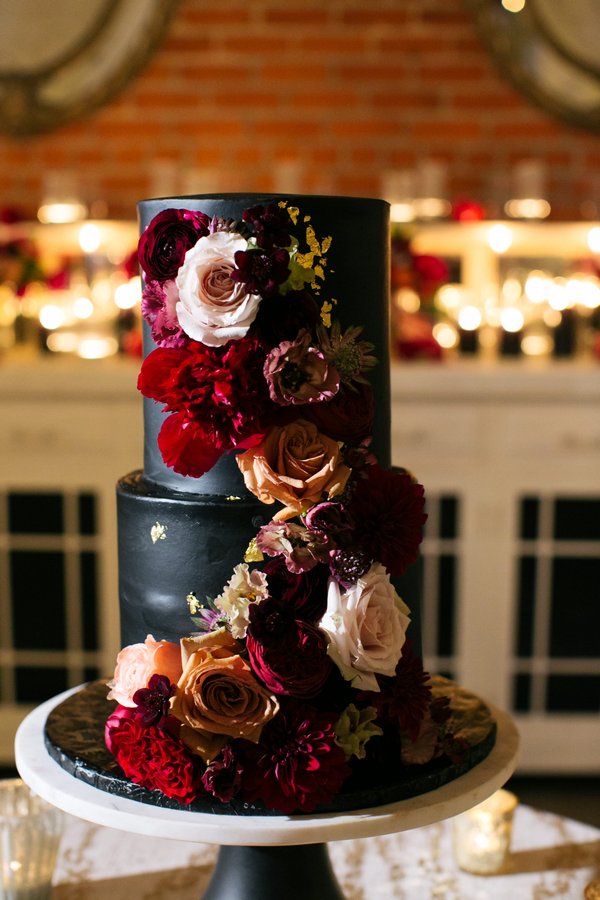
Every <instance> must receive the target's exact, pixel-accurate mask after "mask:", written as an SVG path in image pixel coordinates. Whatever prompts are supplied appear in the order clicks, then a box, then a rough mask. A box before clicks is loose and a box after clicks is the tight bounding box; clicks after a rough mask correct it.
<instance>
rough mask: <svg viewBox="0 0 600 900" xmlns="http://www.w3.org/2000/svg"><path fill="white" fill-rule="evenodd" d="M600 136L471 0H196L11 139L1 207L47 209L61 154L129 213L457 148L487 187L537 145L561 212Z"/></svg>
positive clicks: (377, 174) (571, 204)
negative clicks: (53, 121) (502, 40)
mask: <svg viewBox="0 0 600 900" xmlns="http://www.w3.org/2000/svg"><path fill="white" fill-rule="evenodd" d="M598 147H599V143H598V137H596V136H594V135H591V134H587V133H586V132H584V131H582V130H579V129H575V128H570V127H568V126H566V125H562V124H560V123H558V122H555V121H553V120H551V119H550V118H549V117H548V116H546V115H545V114H544V113H543V112H541V111H539V110H538V109H536V108H534V107H533V106H531V105H530V104H529V103H528V102H526V101H525V100H524V99H522V98H521V97H520V95H519V94H517V93H516V91H515V90H514V89H513V88H512V87H511V86H510V85H509V84H508V83H507V82H506V81H504V80H502V79H501V78H500V76H499V75H498V74H497V72H496V69H495V68H494V65H493V64H492V62H491V61H490V59H489V58H488V56H487V54H486V52H485V51H484V50H483V49H482V47H481V46H480V44H479V42H478V40H477V37H476V35H475V32H474V28H473V26H472V24H471V22H470V20H469V19H468V17H467V15H466V13H465V12H464V10H463V7H462V4H461V2H460V0H297V2H295V3H290V2H289V0H253V2H252V3H248V2H245V0H182V2H181V6H180V8H179V11H178V13H177V16H176V18H175V20H174V22H173V24H172V26H171V28H170V30H169V33H168V35H167V37H166V39H165V40H164V42H163V43H162V45H161V47H160V48H159V50H158V52H157V53H156V54H155V56H154V57H153V59H152V60H151V62H150V63H149V64H148V66H147V67H146V68H145V69H144V70H143V71H142V73H141V74H140V75H139V76H138V77H137V78H136V79H135V80H134V81H133V82H132V83H131V84H130V85H129V86H128V87H127V88H126V89H125V90H124V91H123V92H122V93H121V94H120V95H119V97H118V98H117V99H116V100H115V101H113V102H112V103H110V104H109V105H107V106H106V107H104V108H103V109H101V110H99V111H97V112H95V113H94V114H93V115H92V116H91V117H90V118H88V119H86V120H85V121H82V122H80V123H77V124H74V125H70V126H67V127H61V128H59V129H58V130H56V131H54V132H50V133H48V134H46V135H42V136H39V137H29V138H26V139H19V140H17V139H11V138H8V137H6V136H2V137H0V206H6V205H16V206H18V207H20V209H21V210H22V211H23V212H24V213H25V214H26V215H32V213H33V212H34V210H35V209H36V206H37V202H38V200H39V197H40V194H41V190H42V177H43V173H44V172H47V171H49V170H56V169H74V170H77V171H79V172H81V173H82V174H83V176H84V181H85V185H86V190H87V193H88V197H87V199H88V200H94V199H102V200H105V201H106V202H107V204H108V212H109V214H110V215H112V216H117V217H131V216H133V215H134V207H135V202H136V200H137V199H139V198H140V197H142V196H147V195H148V194H149V193H154V192H156V191H159V192H163V190H164V191H166V192H169V191H171V190H183V191H185V192H193V191H203V190H212V189H215V190H265V189H266V190H269V189H274V190H277V189H281V190H284V191H285V190H300V191H305V192H334V193H350V194H366V195H380V194H381V174H382V172H384V171H385V170H389V169H393V168H403V167H411V166H414V165H415V163H416V162H417V161H418V160H419V159H423V158H424V157H433V158H436V159H439V160H442V161H444V162H445V163H447V166H448V173H449V191H450V194H451V196H452V197H453V198H457V197H461V196H462V197H470V198H477V199H483V200H486V199H488V198H489V196H490V193H491V192H492V191H493V185H494V184H495V183H496V179H497V176H498V174H499V173H506V172H507V171H508V170H509V168H510V166H511V164H512V163H513V162H514V161H515V160H518V159H521V158H524V157H529V156H535V157H539V158H540V159H542V160H544V161H545V162H546V163H547V164H548V167H549V171H550V176H551V177H550V185H549V193H550V198H551V200H552V201H553V215H554V217H557V218H572V217H578V216H579V214H580V207H581V203H582V202H583V201H584V200H586V199H588V198H590V197H593V191H594V186H597V185H598V183H599V182H600V159H599V154H598ZM593 199H595V198H593Z"/></svg>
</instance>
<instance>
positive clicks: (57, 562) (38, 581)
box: [10, 550, 66, 650]
mask: <svg viewBox="0 0 600 900" xmlns="http://www.w3.org/2000/svg"><path fill="white" fill-rule="evenodd" d="M10 576H11V591H12V616H13V644H14V646H15V647H16V648H17V649H20V650H64V649H65V646H66V635H65V571H64V557H63V554H62V553H55V552H51V551H35V550H13V551H12V553H11V554H10Z"/></svg>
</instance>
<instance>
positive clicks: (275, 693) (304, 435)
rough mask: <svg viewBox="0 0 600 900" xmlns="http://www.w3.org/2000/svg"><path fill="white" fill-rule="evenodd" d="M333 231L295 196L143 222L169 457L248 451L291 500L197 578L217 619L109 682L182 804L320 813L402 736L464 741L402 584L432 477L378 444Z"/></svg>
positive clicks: (147, 311) (123, 757)
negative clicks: (211, 582) (216, 213)
mask: <svg viewBox="0 0 600 900" xmlns="http://www.w3.org/2000/svg"><path fill="white" fill-rule="evenodd" d="M299 223H301V224H299ZM299 231H300V232H304V234H303V236H302V240H303V243H302V245H301V244H300V240H299V239H298V237H297V236H295V232H299ZM330 245H331V238H329V237H325V238H322V239H319V238H318V237H317V235H316V232H315V230H314V227H313V224H312V222H311V221H310V218H309V217H304V218H302V220H301V216H300V212H299V210H298V209H297V208H295V207H292V206H290V205H289V204H288V203H286V202H281V203H279V204H272V205H267V206H256V207H253V208H250V209H247V210H245V211H244V213H243V215H242V220H241V221H240V222H234V221H230V220H223V219H218V218H213V219H209V217H208V216H206V215H205V214H204V213H202V212H198V211H192V210H187V209H167V210H164V211H163V212H160V213H159V214H158V215H157V216H156V217H155V218H154V219H153V220H152V222H151V223H150V224H149V226H148V228H147V229H146V230H145V231H144V233H143V234H142V236H141V238H140V243H139V248H138V256H139V262H140V266H141V269H142V271H143V274H144V279H145V288H144V292H143V300H142V311H143V315H144V317H145V319H146V321H147V322H148V323H149V325H150V327H151V330H152V334H153V337H154V340H155V343H156V345H157V347H156V349H154V350H153V351H152V352H151V353H150V354H149V355H148V356H147V358H146V359H145V361H144V363H143V365H142V369H141V372H140V376H139V380H138V387H139V389H140V390H141V392H142V393H143V394H144V395H145V396H146V397H149V398H153V399H154V400H156V401H158V402H160V403H162V404H163V406H164V410H165V412H167V413H169V415H168V416H167V417H166V418H165V420H164V422H163V425H162V428H161V431H160V433H159V436H158V443H159V446H160V450H161V453H162V456H163V459H164V461H165V463H166V464H167V465H168V466H170V467H172V468H173V469H174V470H175V471H176V472H178V473H180V474H183V475H191V476H195V477H200V476H202V475H203V474H204V473H205V472H207V471H208V470H209V469H210V468H211V467H212V466H213V465H214V464H215V463H216V462H217V460H218V459H219V458H220V457H221V455H222V454H223V453H229V452H233V453H235V460H236V462H237V465H238V466H239V468H240V470H241V472H242V474H243V477H244V481H245V484H246V486H247V488H248V490H249V491H251V492H252V493H253V494H255V495H256V496H257V497H258V498H259V500H261V501H262V502H263V503H265V504H269V505H274V506H275V504H277V509H276V512H275V514H274V515H273V517H272V519H271V521H270V522H269V523H268V524H267V525H264V526H263V527H261V528H260V530H259V531H258V533H257V535H256V537H255V538H254V539H253V540H252V541H251V543H250V546H249V548H248V550H247V552H246V556H245V558H244V561H243V562H242V561H241V562H240V563H239V564H238V565H236V567H235V569H234V571H233V573H232V576H231V578H230V580H229V581H228V583H227V584H226V585H225V586H224V588H223V591H222V593H221V594H220V595H219V596H217V597H214V598H212V599H210V600H207V602H206V603H204V602H203V603H200V602H199V601H198V600H197V598H196V597H195V596H194V595H193V594H190V596H188V598H187V601H188V605H189V608H190V613H191V616H192V620H193V623H194V625H195V626H196V629H197V630H196V631H195V632H194V633H192V634H190V635H189V636H188V637H185V638H183V639H182V640H181V645H180V646H178V645H176V644H173V643H170V642H167V641H164V640H161V641H156V640H155V639H154V638H153V637H152V636H151V635H149V636H148V637H147V638H146V640H145V642H144V643H140V644H134V645H130V646H128V647H125V648H124V649H123V650H122V651H121V652H120V653H119V656H118V659H117V665H116V669H115V673H114V677H113V679H112V681H111V682H110V684H109V687H110V691H109V699H113V700H116V701H117V704H118V705H117V707H116V709H115V711H114V712H113V713H112V714H111V715H110V716H109V718H108V721H107V724H106V743H107V746H108V748H109V750H110V751H111V753H112V754H113V755H114V757H115V758H116V760H117V762H118V763H119V765H120V766H121V768H122V770H123V771H124V773H125V775H126V776H127V777H128V778H130V779H131V780H133V781H134V782H136V783H137V784H139V785H141V786H143V787H146V788H150V789H155V790H159V791H161V792H162V793H163V794H165V795H166V796H167V797H170V798H174V799H176V800H178V801H179V802H180V803H182V804H189V803H191V802H192V801H195V800H197V799H202V798H208V799H209V800H211V801H214V800H216V801H218V802H220V803H229V802H231V801H232V800H234V799H236V800H237V799H239V800H240V801H242V802H246V803H254V802H256V801H259V802H261V803H263V804H264V805H265V806H266V807H267V808H269V809H272V810H276V811H278V812H281V813H288V814H289V813H293V812H311V811H313V810H315V809H316V808H318V807H321V806H323V805H327V804H330V803H331V802H332V801H333V800H334V798H335V797H336V795H337V794H338V793H339V792H340V791H341V790H342V787H343V786H344V785H345V784H346V785H348V784H352V783H353V779H355V778H356V774H357V773H360V771H361V768H362V769H364V770H367V769H368V767H369V766H370V767H371V769H373V768H377V766H378V765H379V764H380V763H381V760H382V753H383V749H382V748H385V753H389V748H390V747H391V748H393V754H394V756H393V760H394V764H395V765H397V766H398V767H400V766H402V765H406V764H411V763H423V762H425V761H427V760H429V759H431V758H432V757H434V756H436V755H441V754H442V753H450V754H452V753H457V752H458V751H459V750H460V748H459V747H458V746H457V743H456V741H453V738H452V735H451V734H450V733H449V732H448V730H447V728H446V725H445V722H446V718H447V704H445V703H444V701H443V700H442V701H439V700H436V701H432V693H431V686H430V683H429V677H428V675H427V674H426V673H425V672H424V671H423V668H422V665H421V661H420V660H419V659H418V658H417V657H416V656H415V655H413V654H412V653H411V651H410V646H409V642H408V641H407V640H406V630H407V627H408V624H409V621H410V611H409V609H408V607H407V606H406V604H405V603H404V602H403V601H402V599H401V598H400V597H399V596H398V594H397V592H396V590H395V588H394V586H393V584H392V581H391V578H393V577H395V576H399V575H402V574H403V573H404V571H405V570H406V568H407V567H408V566H409V565H410V564H411V563H412V562H414V561H415V559H416V558H417V555H418V548H419V543H420V541H421V534H422V526H423V524H424V522H425V518H426V516H425V513H424V491H423V488H422V486H421V485H420V484H418V483H417V482H416V481H415V480H414V479H413V478H412V477H411V476H410V475H409V474H408V473H407V472H405V471H402V470H391V471H390V470H386V469H383V468H382V467H380V466H379V465H378V462H377V460H376V459H375V457H374V456H373V454H372V452H371V450H370V442H371V432H372V426H373V408H374V404H373V395H372V390H371V388H370V386H369V383H368V378H367V375H368V370H369V369H370V368H371V367H372V366H373V365H375V364H376V359H375V357H374V356H373V351H374V349H375V348H374V347H373V345H372V344H370V343H368V342H366V341H364V340H362V339H361V331H362V329H361V328H360V327H358V326H356V325H352V326H350V327H348V328H346V329H345V330H344V329H343V328H342V327H341V325H340V323H339V321H338V320H337V319H333V318H332V313H333V312H334V311H335V312H337V308H338V305H339V307H342V306H343V301H340V303H339V304H338V302H337V300H336V299H334V298H331V297H325V296H324V293H323V286H324V284H325V282H326V278H327V275H326V273H327V254H328V251H329V248H330ZM182 602H185V600H184V598H182Z"/></svg>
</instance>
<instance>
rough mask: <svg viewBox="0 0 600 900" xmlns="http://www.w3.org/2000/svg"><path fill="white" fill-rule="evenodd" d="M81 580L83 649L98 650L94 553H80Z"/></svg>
mask: <svg viewBox="0 0 600 900" xmlns="http://www.w3.org/2000/svg"><path fill="white" fill-rule="evenodd" d="M79 570H80V578H81V581H80V583H81V617H82V630H83V635H82V637H83V647H84V649H85V650H97V649H98V614H97V611H98V593H97V584H98V583H97V577H96V555H95V553H81V555H80V558H79Z"/></svg>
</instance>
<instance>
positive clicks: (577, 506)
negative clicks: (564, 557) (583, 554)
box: [554, 497, 600, 541]
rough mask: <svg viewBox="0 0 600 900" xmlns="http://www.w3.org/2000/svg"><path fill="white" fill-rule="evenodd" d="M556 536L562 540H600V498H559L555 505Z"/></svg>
mask: <svg viewBox="0 0 600 900" xmlns="http://www.w3.org/2000/svg"><path fill="white" fill-rule="evenodd" d="M554 537H555V538H556V539H557V540H562V541H577V540H580V541H595V540H600V498H599V499H597V500H592V499H590V498H589V497H586V498H583V497H582V498H575V497H571V498H568V499H562V500H557V501H556V503H555V506H554Z"/></svg>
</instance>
